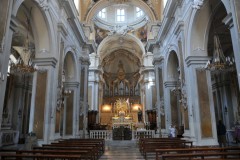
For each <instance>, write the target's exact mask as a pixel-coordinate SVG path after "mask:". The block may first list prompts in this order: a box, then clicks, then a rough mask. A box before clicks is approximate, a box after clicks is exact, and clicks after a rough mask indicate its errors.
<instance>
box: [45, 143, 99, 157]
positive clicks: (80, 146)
mask: <svg viewBox="0 0 240 160" xmlns="http://www.w3.org/2000/svg"><path fill="white" fill-rule="evenodd" d="M42 146H43V147H54V148H56V147H60V148H66V147H68V148H78V149H82V150H84V149H85V148H89V149H91V152H92V153H93V154H94V155H96V157H100V156H101V154H102V152H101V148H100V146H99V145H98V144H85V143H84V144H82V143H81V144H71V143H69V144H64V143H56V144H44V145H42Z"/></svg>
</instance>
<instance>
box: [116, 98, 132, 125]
mask: <svg viewBox="0 0 240 160" xmlns="http://www.w3.org/2000/svg"><path fill="white" fill-rule="evenodd" d="M113 111H114V116H113V117H112V127H113V128H116V127H119V126H124V127H127V128H130V129H131V128H132V123H133V116H132V113H131V104H129V99H127V100H126V99H124V98H119V99H118V100H117V101H116V102H115V103H114V105H113Z"/></svg>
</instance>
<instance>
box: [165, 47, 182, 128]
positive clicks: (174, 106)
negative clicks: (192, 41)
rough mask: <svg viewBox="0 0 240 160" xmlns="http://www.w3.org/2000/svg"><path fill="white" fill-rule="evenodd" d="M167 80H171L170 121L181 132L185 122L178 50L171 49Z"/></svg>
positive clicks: (168, 59)
mask: <svg viewBox="0 0 240 160" xmlns="http://www.w3.org/2000/svg"><path fill="white" fill-rule="evenodd" d="M165 74H166V81H167V82H169V87H170V88H169V95H170V96H169V97H170V100H169V108H168V109H167V110H168V111H169V113H168V114H169V115H168V116H169V119H168V121H169V122H170V123H171V124H172V125H173V126H175V127H176V128H177V130H179V132H180V128H181V127H182V125H183V124H184V120H183V118H184V116H183V110H182V109H181V105H180V103H179V102H180V99H181V96H182V95H181V94H182V93H181V92H182V89H181V87H182V86H181V85H182V84H181V75H180V74H181V73H180V66H179V59H178V55H177V53H176V51H174V50H172V51H170V53H169V55H168V58H167V69H166V73H165Z"/></svg>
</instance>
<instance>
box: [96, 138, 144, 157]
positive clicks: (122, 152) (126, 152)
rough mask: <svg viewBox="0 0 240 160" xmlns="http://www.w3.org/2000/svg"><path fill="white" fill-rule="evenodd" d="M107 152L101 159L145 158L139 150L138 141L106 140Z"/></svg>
mask: <svg viewBox="0 0 240 160" xmlns="http://www.w3.org/2000/svg"><path fill="white" fill-rule="evenodd" d="M105 143H106V144H105V145H106V147H105V152H104V154H103V155H102V156H101V158H100V160H105V159H111V160H135V159H137V160H139V159H142V160H143V159H144V158H143V156H142V155H141V153H140V152H139V149H138V145H137V141H135V140H129V141H127V140H124V141H106V142H105Z"/></svg>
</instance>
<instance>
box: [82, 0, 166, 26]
mask: <svg viewBox="0 0 240 160" xmlns="http://www.w3.org/2000/svg"><path fill="white" fill-rule="evenodd" d="M150 2H151V4H148V3H147V2H145V1H142V0H98V1H97V2H96V3H95V2H92V4H90V5H89V6H88V8H89V9H88V11H87V12H86V13H85V14H86V19H85V21H86V22H87V23H91V21H92V19H93V18H94V17H95V16H96V14H97V13H98V12H99V11H101V10H102V9H103V8H106V7H108V6H112V5H116V4H131V5H134V6H138V7H139V8H141V9H142V10H143V11H144V12H145V13H146V15H147V16H148V17H149V19H150V21H152V22H154V21H156V19H157V18H156V16H157V14H156V13H155V12H156V11H155V10H154V8H153V4H152V1H151V0H150ZM161 4H162V3H161V2H159V5H158V7H159V6H161ZM155 6H156V5H155Z"/></svg>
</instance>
